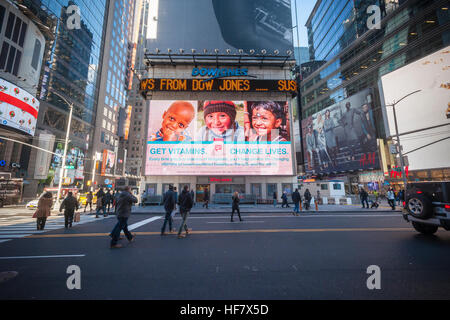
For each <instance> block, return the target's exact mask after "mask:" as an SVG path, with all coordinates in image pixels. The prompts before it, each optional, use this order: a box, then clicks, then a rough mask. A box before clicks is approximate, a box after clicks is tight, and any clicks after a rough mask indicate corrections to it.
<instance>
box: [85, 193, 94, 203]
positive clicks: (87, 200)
mask: <svg viewBox="0 0 450 320" xmlns="http://www.w3.org/2000/svg"><path fill="white" fill-rule="evenodd" d="M93 198H94V195H93V194H92V193H88V194H87V195H86V202H88V203H89V202H92V199H93Z"/></svg>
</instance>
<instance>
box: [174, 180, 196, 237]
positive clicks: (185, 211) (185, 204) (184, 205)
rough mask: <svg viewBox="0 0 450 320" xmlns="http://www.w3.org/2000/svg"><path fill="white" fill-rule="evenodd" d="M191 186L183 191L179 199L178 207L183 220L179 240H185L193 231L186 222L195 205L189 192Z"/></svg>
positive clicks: (185, 187)
mask: <svg viewBox="0 0 450 320" xmlns="http://www.w3.org/2000/svg"><path fill="white" fill-rule="evenodd" d="M188 190H189V186H187V185H186V186H184V187H183V191H182V192H181V194H180V196H179V197H178V205H179V206H180V214H181V217H182V218H183V221H182V222H181V225H180V229H179V230H178V238H184V237H185V236H186V235H188V234H189V232H190V231H191V230H192V229H189V228H188V227H187V224H186V221H187V218H188V216H189V211H191V209H192V206H193V205H194V200H193V199H192V195H191V193H190V192H189V191H188ZM183 228H184V230H185V231H186V235H182V234H181V231H183Z"/></svg>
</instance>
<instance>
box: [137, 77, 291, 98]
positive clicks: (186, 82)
mask: <svg viewBox="0 0 450 320" xmlns="http://www.w3.org/2000/svg"><path fill="white" fill-rule="evenodd" d="M140 89H141V94H143V96H144V98H145V96H146V93H147V91H196V92H202V91H203V92H204V91H206V92H212V91H223V92H260V91H262V92H289V93H295V92H297V82H296V81H295V80H250V79H211V80H208V81H204V80H202V79H143V80H141V86H140Z"/></svg>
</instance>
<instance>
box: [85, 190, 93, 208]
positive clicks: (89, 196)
mask: <svg viewBox="0 0 450 320" xmlns="http://www.w3.org/2000/svg"><path fill="white" fill-rule="evenodd" d="M92 199H94V195H93V194H92V191H89V193H88V194H87V195H86V206H85V207H84V212H86V208H87V206H88V205H89V206H90V208H91V209H90V210H89V211H92Z"/></svg>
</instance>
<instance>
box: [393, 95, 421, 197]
mask: <svg viewBox="0 0 450 320" xmlns="http://www.w3.org/2000/svg"><path fill="white" fill-rule="evenodd" d="M420 91H422V90H416V91H414V92H411V93H409V94H407V95H406V96H404V97H403V98H401V99H400V100H398V101H397V102H395V100H394V102H393V103H392V104H388V105H386V107H392V111H393V112H394V123H395V136H396V139H397V144H398V153H399V155H400V167H401V170H402V178H403V186H404V190H405V192H406V185H407V183H408V182H407V179H406V174H405V163H404V161H403V153H402V146H401V144H400V135H399V133H398V124H397V114H396V113H395V106H396V105H397V104H398V103H399V102H400V101H402V100H403V99H405V98H406V97H409V96H411V95H413V94H415V93H417V92H420Z"/></svg>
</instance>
